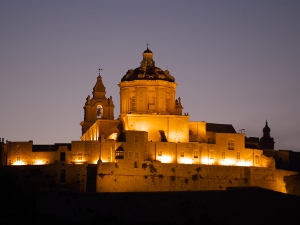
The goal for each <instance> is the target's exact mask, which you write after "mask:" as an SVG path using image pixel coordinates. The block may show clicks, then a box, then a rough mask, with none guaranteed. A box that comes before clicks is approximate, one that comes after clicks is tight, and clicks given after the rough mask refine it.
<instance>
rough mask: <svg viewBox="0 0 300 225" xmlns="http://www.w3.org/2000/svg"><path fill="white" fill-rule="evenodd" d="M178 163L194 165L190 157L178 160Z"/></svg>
mask: <svg viewBox="0 0 300 225" xmlns="http://www.w3.org/2000/svg"><path fill="white" fill-rule="evenodd" d="M178 162H179V163H181V164H193V159H191V158H188V157H182V158H179V159H178Z"/></svg>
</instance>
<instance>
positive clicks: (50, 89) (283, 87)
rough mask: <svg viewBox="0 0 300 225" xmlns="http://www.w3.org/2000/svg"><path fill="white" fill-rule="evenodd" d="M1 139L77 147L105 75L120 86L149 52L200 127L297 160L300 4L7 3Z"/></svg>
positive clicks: (1, 6) (1, 40)
mask: <svg viewBox="0 0 300 225" xmlns="http://www.w3.org/2000/svg"><path fill="white" fill-rule="evenodd" d="M0 28H1V35H0V103H1V107H0V115H1V117H0V122H1V126H0V137H3V138H5V140H6V139H7V140H10V141H28V140H33V142H34V144H54V143H59V142H71V141H72V140H79V139H80V136H81V127H80V125H79V124H80V122H81V121H82V120H83V106H84V103H85V98H86V97H87V95H91V93H92V88H93V86H94V84H95V82H96V77H97V75H98V74H97V69H98V67H99V66H100V67H101V68H103V72H102V77H103V82H104V85H105V86H106V91H107V97H109V96H110V95H112V96H113V101H114V104H115V106H116V107H115V118H117V117H118V115H119V88H118V83H119V82H120V80H121V78H122V76H123V75H124V74H125V73H126V71H127V70H128V69H134V68H136V67H138V66H139V63H140V61H141V60H142V52H143V51H144V50H145V49H146V43H147V41H148V43H149V48H150V49H151V50H152V51H153V53H154V60H155V62H156V66H158V67H160V68H162V69H168V70H169V71H170V73H171V74H172V75H173V76H174V77H175V79H176V82H177V83H178V88H177V97H181V99H182V104H183V107H184V109H183V111H184V112H188V113H189V115H190V120H191V121H206V122H210V123H225V124H232V125H233V126H234V127H235V129H236V130H237V131H239V130H240V129H245V132H246V136H248V137H249V136H255V137H261V136H262V129H263V127H264V125H265V121H266V120H268V122H269V126H270V128H271V136H272V137H274V139H275V142H276V143H275V148H276V149H289V150H295V151H300V143H299V136H300V119H299V115H300V100H299V98H300V88H299V84H300V1H290V0H283V1H275V0H272V1H271V0H270V1H266V0H259V1H256V0H253V1H243V0H236V1H230V0H227V1H223V0H222V1H217V0H216V1H200V0H199V1H191V0H185V1H183V0H182V1H176V0H164V1H157V0H152V1H143V0H136V1H125V0H123V1H122V0H120V1H114V0H110V1H71V0H70V1H64V0H60V1H54V0H52V1H31V0H28V1H13V0H1V2H0Z"/></svg>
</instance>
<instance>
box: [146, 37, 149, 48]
mask: <svg viewBox="0 0 300 225" xmlns="http://www.w3.org/2000/svg"><path fill="white" fill-rule="evenodd" d="M146 45H147V49H149V48H148V47H149V44H148V38H147V44H146Z"/></svg>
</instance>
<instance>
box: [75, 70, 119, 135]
mask: <svg viewBox="0 0 300 225" xmlns="http://www.w3.org/2000/svg"><path fill="white" fill-rule="evenodd" d="M101 71H102V69H100V68H99V75H98V77H97V82H96V84H95V86H94V88H93V97H92V98H91V97H90V95H88V96H87V98H86V102H85V105H84V107H83V109H84V120H83V121H82V122H81V123H80V125H81V127H82V134H84V133H85V132H86V131H87V130H88V129H89V128H90V127H91V126H92V125H93V124H94V123H95V122H96V121H97V120H113V119H114V107H115V106H114V103H113V100H112V96H110V97H109V98H106V88H105V86H104V85H103V82H102V77H101V75H100V72H101Z"/></svg>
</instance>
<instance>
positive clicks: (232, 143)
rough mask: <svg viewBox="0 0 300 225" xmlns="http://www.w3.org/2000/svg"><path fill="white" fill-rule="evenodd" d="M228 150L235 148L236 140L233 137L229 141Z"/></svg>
mask: <svg viewBox="0 0 300 225" xmlns="http://www.w3.org/2000/svg"><path fill="white" fill-rule="evenodd" d="M228 150H234V141H233V140H232V139H230V140H229V141H228Z"/></svg>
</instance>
